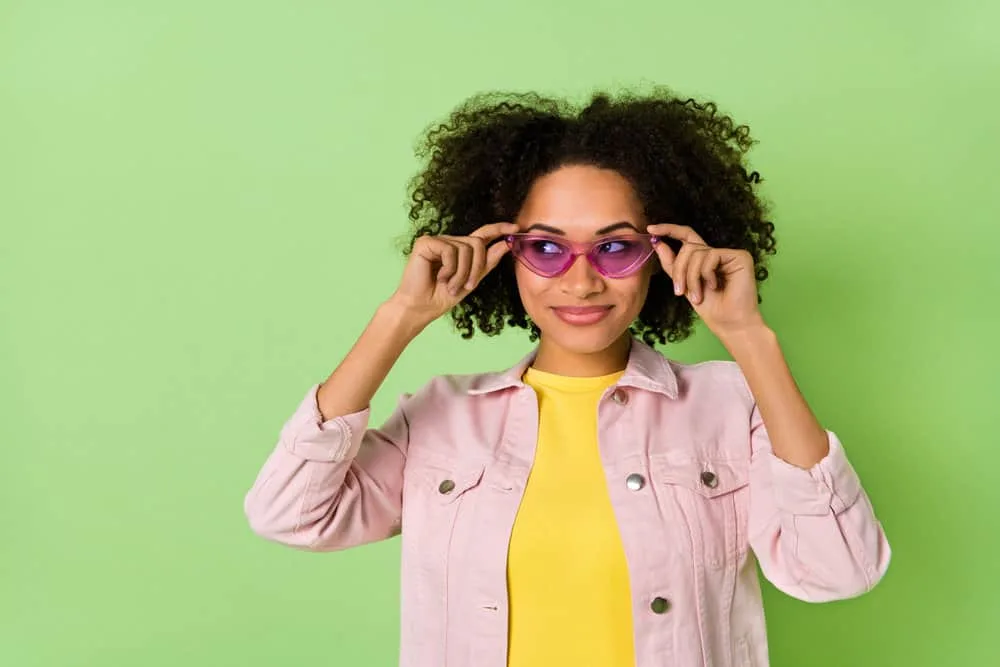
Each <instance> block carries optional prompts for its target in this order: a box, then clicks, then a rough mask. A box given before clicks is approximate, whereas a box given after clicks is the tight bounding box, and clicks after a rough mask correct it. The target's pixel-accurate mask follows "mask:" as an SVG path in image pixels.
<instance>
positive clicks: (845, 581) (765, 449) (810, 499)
mask: <svg viewBox="0 0 1000 667" xmlns="http://www.w3.org/2000/svg"><path fill="white" fill-rule="evenodd" d="M750 433H751V452H752V453H751V463H750V514H749V539H750V546H751V548H752V549H753V551H754V553H755V555H756V557H757V560H758V562H759V563H760V566H761V570H762V572H763V573H764V576H765V577H767V579H768V580H769V581H770V582H771V583H772V584H774V586H775V587H776V588H778V589H779V590H781V591H783V592H785V593H787V594H788V595H791V596H792V597H795V598H798V599H800V600H804V601H806V602H828V601H831V600H842V599H846V598H851V597H856V596H858V595H861V594H862V593H865V592H866V591H868V590H870V589H871V588H872V587H873V586H874V585H875V584H876V583H878V582H879V580H881V578H882V577H883V575H884V574H885V572H886V569H887V568H888V566H889V558H890V549H889V543H888V541H887V540H886V536H885V533H884V531H883V530H882V526H881V524H880V523H879V521H878V519H877V518H876V517H875V513H874V511H873V509H872V504H871V502H870V501H869V499H868V496H867V495H866V494H865V492H864V489H862V487H861V481H860V480H859V478H858V475H857V473H856V472H855V471H854V469H853V468H852V467H851V464H850V463H849V462H848V460H847V456H846V454H845V453H844V449H843V447H842V446H841V444H840V441H839V440H838V438H837V436H836V435H835V434H833V433H832V432H830V431H827V437H828V438H829V442H830V451H829V453H828V454H827V456H826V457H825V458H823V460H821V461H820V462H819V463H817V464H816V465H815V466H813V467H812V468H811V469H809V470H805V469H803V468H799V467H797V466H794V465H792V464H790V463H787V462H786V461H784V460H782V459H780V458H778V457H777V456H776V455H775V454H774V453H773V452H772V449H771V441H770V439H769V438H768V435H767V430H766V429H765V427H764V423H763V420H762V418H761V415H760V411H759V410H758V409H757V407H756V406H754V409H753V415H752V418H751V432H750Z"/></svg>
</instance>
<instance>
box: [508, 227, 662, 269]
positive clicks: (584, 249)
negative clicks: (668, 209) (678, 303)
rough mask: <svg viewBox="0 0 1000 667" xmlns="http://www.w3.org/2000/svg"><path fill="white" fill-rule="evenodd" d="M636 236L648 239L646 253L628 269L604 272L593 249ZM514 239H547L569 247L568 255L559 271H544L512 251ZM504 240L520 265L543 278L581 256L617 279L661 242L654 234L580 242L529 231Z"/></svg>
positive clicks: (639, 267)
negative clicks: (647, 250) (648, 247)
mask: <svg viewBox="0 0 1000 667" xmlns="http://www.w3.org/2000/svg"><path fill="white" fill-rule="evenodd" d="M636 238H639V239H645V240H647V241H649V245H650V251H649V252H648V253H646V255H645V256H643V257H642V258H641V259H637V260H636V261H635V262H634V263H633V264H631V265H629V267H628V269H626V270H625V271H624V272H618V273H613V274H612V273H608V272H606V271H605V270H604V269H602V268H601V267H600V265H599V263H598V261H597V260H596V259H595V258H594V256H593V253H594V250H595V249H596V248H598V247H599V246H601V245H604V244H605V243H610V242H612V241H623V240H632V239H636ZM516 240H521V241H549V242H552V243H555V244H557V245H561V246H563V247H564V248H569V252H570V256H569V258H568V259H567V260H566V263H565V264H564V265H563V267H562V268H561V269H560V270H559V271H556V272H554V273H545V272H542V271H539V270H538V267H535V266H532V265H531V263H529V262H528V261H527V260H524V259H522V258H521V253H517V252H514V244H515V241H516ZM504 241H505V242H506V243H507V246H508V247H509V248H510V249H511V254H512V255H513V256H514V259H515V260H517V261H518V262H520V263H521V265H522V266H524V267H525V268H526V269H528V270H529V271H531V272H532V273H534V274H536V275H539V276H541V277H543V278H556V277H558V276H561V275H563V274H564V273H566V272H567V271H569V269H570V267H572V266H573V264H574V263H575V262H576V258H577V257H581V256H583V257H586V258H587V261H588V262H589V263H590V265H591V266H592V267H594V270H595V271H597V272H598V273H600V274H601V275H602V276H604V277H605V278H611V279H617V278H627V277H628V276H631V275H633V274H634V273H636V272H638V271H639V270H640V269H641V268H642V267H643V265H644V264H645V263H646V262H648V261H649V258H650V257H652V256H653V255H654V254H655V253H656V244H657V243H660V242H662V239H660V237H658V236H654V235H653V234H612V235H609V236H602V237H601V238H598V239H594V240H593V241H586V242H580V241H571V240H570V239H567V238H563V237H561V236H553V235H551V234H531V233H530V232H529V233H519V234H508V235H507V236H506V237H505V238H504Z"/></svg>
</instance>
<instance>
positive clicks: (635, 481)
mask: <svg viewBox="0 0 1000 667" xmlns="http://www.w3.org/2000/svg"><path fill="white" fill-rule="evenodd" d="M625 486H627V487H628V490H629V491H639V490H640V489H642V487H644V486H646V479H645V478H644V477H643V476H642V475H640V474H639V473H637V472H634V473H632V474H631V475H629V476H628V477H626V478H625Z"/></svg>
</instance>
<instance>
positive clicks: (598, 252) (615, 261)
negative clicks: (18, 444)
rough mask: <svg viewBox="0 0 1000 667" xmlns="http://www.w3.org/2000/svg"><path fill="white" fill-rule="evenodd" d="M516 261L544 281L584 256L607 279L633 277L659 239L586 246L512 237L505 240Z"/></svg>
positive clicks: (608, 240) (616, 239)
mask: <svg viewBox="0 0 1000 667" xmlns="http://www.w3.org/2000/svg"><path fill="white" fill-rule="evenodd" d="M506 241H507V245H508V246H509V247H510V251H511V254H512V255H513V256H514V258H515V259H516V260H517V261H519V262H520V263H521V264H523V265H524V266H525V267H526V268H527V269H528V270H530V271H532V272H533V273H537V274H538V275H540V276H542V277H544V278H555V277H556V276H560V275H562V274H564V273H566V271H568V270H569V267H571V266H572V265H573V262H575V261H576V258H577V257H579V256H581V255H582V256H584V257H586V258H587V261H588V262H590V265H591V266H593V267H594V269H596V270H597V272H598V273H600V274H601V275H602V276H604V277H605V278H624V277H626V276H630V275H632V274H633V273H635V272H636V271H638V270H639V269H640V268H642V265H643V264H645V263H646V260H648V259H649V258H650V257H651V256H652V254H653V252H654V247H653V246H654V245H655V244H657V243H660V239H659V238H658V237H656V236H653V235H652V234H629V235H627V236H607V237H603V238H599V239H596V240H594V241H590V242H587V243H579V242H576V241H570V240H569V239H564V238H560V237H556V236H546V235H544V234H510V235H508V236H507V237H506Z"/></svg>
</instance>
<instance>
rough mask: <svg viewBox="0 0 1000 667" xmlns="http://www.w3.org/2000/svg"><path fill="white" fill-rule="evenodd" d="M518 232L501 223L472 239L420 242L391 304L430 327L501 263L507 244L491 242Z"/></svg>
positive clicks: (424, 239)
mask: <svg viewBox="0 0 1000 667" xmlns="http://www.w3.org/2000/svg"><path fill="white" fill-rule="evenodd" d="M517 230H518V227H517V225H516V224H514V223H510V222H497V223H493V224H490V225H484V226H482V227H480V228H479V229H477V230H476V231H474V232H472V233H471V234H470V235H468V236H446V235H440V236H421V237H419V238H417V240H416V242H415V243H414V244H413V251H412V252H411V253H410V257H409V260H408V261H407V263H406V268H405V269H404V270H403V278H402V280H401V281H400V284H399V287H398V288H396V291H395V293H393V295H392V297H391V298H390V301H392V302H394V303H396V304H398V305H400V306H402V307H403V308H404V309H405V310H406V311H407V312H409V313H412V314H413V315H414V316H415V317H416V318H419V319H421V320H423V321H425V323H427V324H429V323H430V322H432V321H434V320H436V319H437V318H438V317H440V316H442V315H444V314H445V313H447V312H448V311H449V310H451V309H452V308H454V307H455V306H456V305H458V303H459V302H461V301H462V299H464V298H465V297H466V296H468V295H469V293H470V292H472V290H474V289H475V288H476V286H477V285H478V284H479V281H481V280H482V279H483V277H484V276H485V275H486V274H487V273H489V272H490V271H492V270H493V269H494V268H496V266H497V264H499V263H500V258H501V257H503V256H504V255H505V254H506V253H507V251H508V247H507V244H506V243H504V242H502V241H501V242H498V243H494V244H493V245H492V246H490V245H489V244H490V242H491V241H494V240H496V239H498V238H501V237H503V236H505V235H507V234H513V233H515V232H517Z"/></svg>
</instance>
